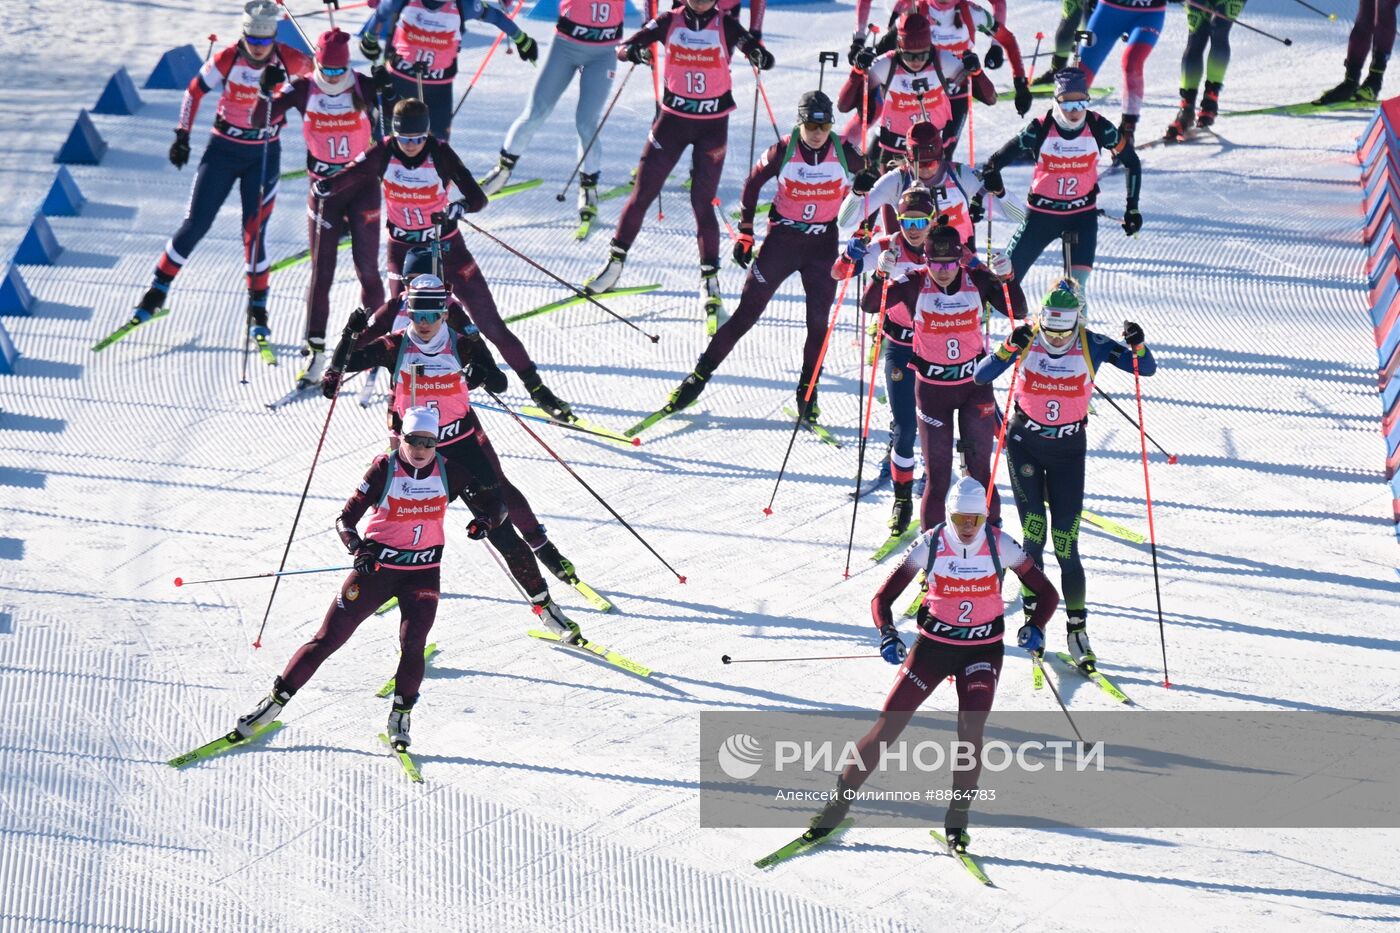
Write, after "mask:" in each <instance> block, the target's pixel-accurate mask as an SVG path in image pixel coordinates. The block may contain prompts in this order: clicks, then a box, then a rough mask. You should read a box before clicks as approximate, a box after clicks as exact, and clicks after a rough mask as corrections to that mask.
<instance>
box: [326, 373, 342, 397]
mask: <svg viewBox="0 0 1400 933" xmlns="http://www.w3.org/2000/svg"><path fill="white" fill-rule="evenodd" d="M344 376H345V374H344V373H342V372H341V371H340V370H338V369H328V370H326V371H325V372H324V373H322V374H321V394H322V395H324V396H325V397H326V398H335V394H336V393H337V392H339V391H340V380H341V379H342V378H344Z"/></svg>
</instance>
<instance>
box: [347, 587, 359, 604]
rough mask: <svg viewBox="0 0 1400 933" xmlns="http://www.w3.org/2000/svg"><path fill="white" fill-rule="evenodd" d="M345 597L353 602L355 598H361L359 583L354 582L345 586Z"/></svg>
mask: <svg viewBox="0 0 1400 933" xmlns="http://www.w3.org/2000/svg"><path fill="white" fill-rule="evenodd" d="M345 598H346V599H348V600H350V602H352V603H353V602H354V601H355V600H357V599H359V598H360V587H359V585H358V584H355V583H352V584H350V585H349V586H347V587H346V588H345Z"/></svg>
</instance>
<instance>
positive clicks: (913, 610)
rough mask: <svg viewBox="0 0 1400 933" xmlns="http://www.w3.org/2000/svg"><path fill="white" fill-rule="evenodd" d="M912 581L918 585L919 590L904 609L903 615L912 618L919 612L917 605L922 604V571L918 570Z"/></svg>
mask: <svg viewBox="0 0 1400 933" xmlns="http://www.w3.org/2000/svg"><path fill="white" fill-rule="evenodd" d="M914 582H915V583H917V584H918V586H919V592H918V593H916V594H915V595H914V601H913V602H912V603H910V604H909V606H908V607H907V608H906V609H905V610H904V617H905V618H906V619H912V618H914V616H916V615H918V614H919V607H920V606H922V605H923V604H924V572H923V571H922V570H920V571H919V575H918V576H917V577H915V578H914Z"/></svg>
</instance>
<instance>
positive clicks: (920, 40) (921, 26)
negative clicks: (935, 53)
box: [898, 13, 933, 52]
mask: <svg viewBox="0 0 1400 933" xmlns="http://www.w3.org/2000/svg"><path fill="white" fill-rule="evenodd" d="M898 45H899V50H900V51H901V52H926V51H928V50H929V49H930V48H932V47H933V33H932V31H931V30H930V29H929V24H928V19H927V18H925V17H924V16H923V15H921V14H919V13H905V14H904V15H903V16H901V17H900V18H899V43H898Z"/></svg>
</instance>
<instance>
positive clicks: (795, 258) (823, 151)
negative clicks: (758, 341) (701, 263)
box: [700, 133, 865, 385]
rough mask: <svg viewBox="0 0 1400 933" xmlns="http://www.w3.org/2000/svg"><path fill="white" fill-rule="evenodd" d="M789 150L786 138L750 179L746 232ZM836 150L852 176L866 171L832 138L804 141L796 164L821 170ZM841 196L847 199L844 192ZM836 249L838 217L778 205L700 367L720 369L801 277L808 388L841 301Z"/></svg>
mask: <svg viewBox="0 0 1400 933" xmlns="http://www.w3.org/2000/svg"><path fill="white" fill-rule="evenodd" d="M790 145H791V141H790V137H783V138H782V139H780V140H779V141H778V142H776V143H774V144H773V145H772V146H770V147H769V148H768V150H767V151H766V152H764V153H763V156H762V157H761V158H760V159H759V160H758V163H757V164H756V165H755V166H754V168H753V171H752V172H750V173H749V177H748V181H746V182H745V183H744V191H743V194H742V196H741V200H740V207H741V210H742V213H741V215H740V220H739V228H740V229H741V230H752V229H753V219H754V213H755V211H756V209H757V207H758V196H759V192H760V191H762V189H763V186H764V185H765V184H767V183H768V182H770V181H772V180H773V179H775V178H777V177H778V175H779V173H781V172H782V171H783V168H784V166H785V164H786V162H785V157H786V155H787V152H788V147H789V146H790ZM836 145H839V146H842V147H843V148H844V156H845V168H846V169H847V171H848V172H849V173H852V174H853V173H856V172H859V171H861V170H862V169H863V168H864V167H865V160H864V159H862V158H861V156H860V154H859V153H858V152H857V151H856V150H855V148H854V147H852V146H850V145H848V144H846V143H843V142H841V140H840V138H839V137H837V136H836V134H834V133H832V134H829V135H828V137H827V142H826V145H824V146H822V147H821V148H820V149H816V150H814V149H810V148H808V147H807V145H806V143H803V142H802V141H801V139H800V136H799V139H798V140H797V145H796V147H795V148H794V160H798V159H800V160H801V162H802V163H803V164H806V165H820V164H822V163H823V162H824V161H825V160H826V159H827V157H828V155H829V153H830V151H831V147H832V146H836ZM841 196H842V197H844V196H845V192H844V191H843V192H842V194H841ZM838 203H839V201H838ZM837 245H838V244H837V235H836V220H835V218H834V217H833V219H831V220H829V221H824V222H807V221H804V220H802V219H801V218H800V217H784V216H782V215H781V214H779V212H778V208H777V205H776V204H775V205H774V207H773V208H771V209H770V210H769V213H768V234H767V237H766V238H765V239H764V241H763V248H762V249H760V250H759V251H758V255H757V256H756V257H755V258H754V262H753V268H752V269H750V270H749V274H748V276H747V277H746V278H745V279H744V289H743V291H742V292H741V293H740V295H739V305H738V307H736V308H735V309H734V313H733V314H732V315H731V316H730V318H729V320H727V321H725V322H724V324H722V325H721V326H720V328H719V330H718V331H716V333H715V336H714V337H713V338H712V339H711V340H710V345H709V346H708V347H706V348H705V352H704V353H702V354H701V355H700V361H701V365H702V366H708V367H709V370H711V371H713V370H714V369H716V368H718V366H719V364H720V363H722V362H723V361H724V358H725V357H726V356H728V355H729V353H730V351H731V350H733V349H734V347H735V345H736V344H737V343H738V342H739V341H740V340H741V339H742V338H743V336H744V335H745V334H747V333H748V332H749V330H750V329H751V328H752V327H753V326H754V325H755V324H757V323H758V319H759V317H760V316H761V315H762V314H763V312H764V310H765V309H766V308H767V307H768V302H769V301H771V300H772V298H773V295H774V294H775V293H776V292H777V291H778V287H779V286H780V285H782V284H783V282H785V281H787V278H788V276H790V275H792V274H793V273H800V274H801V276H802V290H803V292H804V293H805V295H806V300H807V340H806V342H805V343H804V344H803V346H802V378H801V380H800V382H801V383H802V384H803V385H806V384H807V383H808V382H809V381H810V380H811V378H812V373H813V370H814V369H815V368H816V365H817V355H818V354H819V353H820V352H821V345H822V338H823V337H824V336H825V335H826V319H827V315H828V314H830V313H831V305H832V302H833V301H834V300H835V298H836V287H837V286H836V280H835V279H833V278H832V277H831V264H832V263H833V262H835V261H836V248H837Z"/></svg>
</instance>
